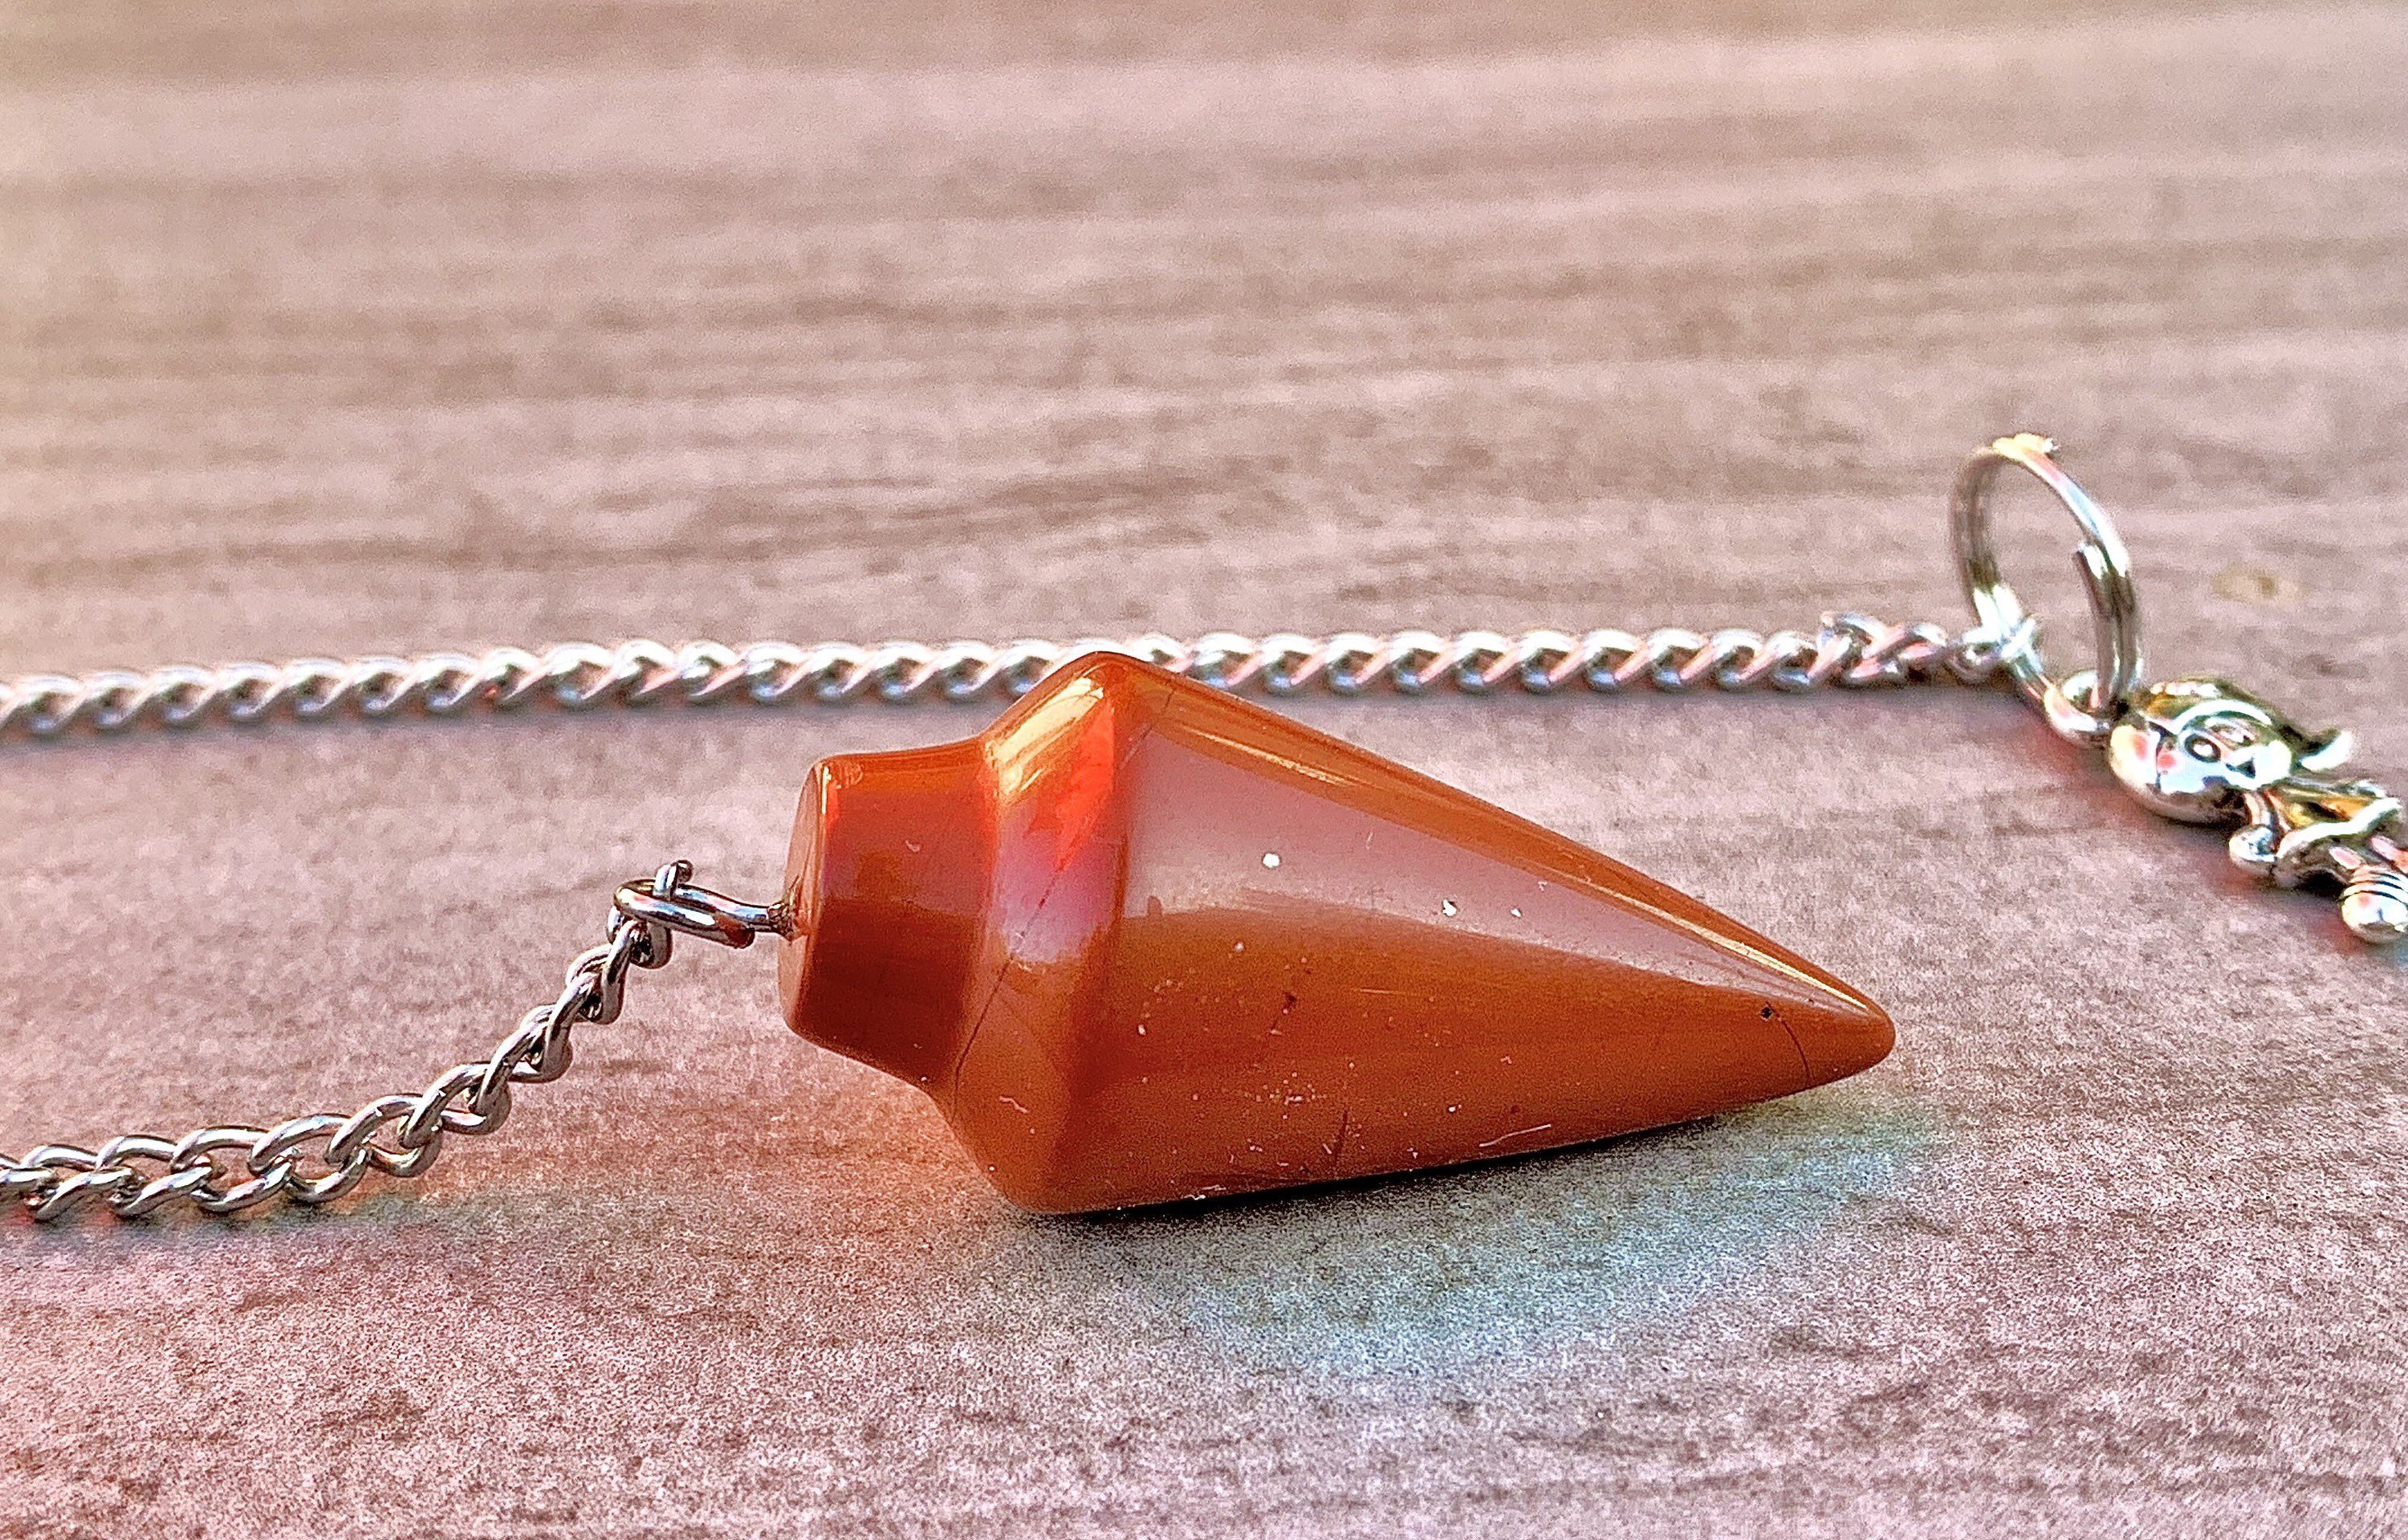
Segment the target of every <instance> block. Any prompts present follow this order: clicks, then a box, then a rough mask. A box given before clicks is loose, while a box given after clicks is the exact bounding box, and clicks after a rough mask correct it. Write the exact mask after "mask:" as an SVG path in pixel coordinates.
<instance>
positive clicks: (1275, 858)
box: [1263, 850, 1279, 871]
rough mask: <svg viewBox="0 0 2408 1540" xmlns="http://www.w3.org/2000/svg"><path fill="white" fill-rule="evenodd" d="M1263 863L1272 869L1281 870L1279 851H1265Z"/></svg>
mask: <svg viewBox="0 0 2408 1540" xmlns="http://www.w3.org/2000/svg"><path fill="white" fill-rule="evenodd" d="M1263 865H1264V866H1265V867H1266V868H1268V869H1269V870H1270V871H1278V870H1279V852H1278V851H1276V850H1266V851H1264V852H1263Z"/></svg>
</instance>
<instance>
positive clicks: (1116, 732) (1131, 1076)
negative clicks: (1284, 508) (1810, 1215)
mask: <svg viewBox="0 0 2408 1540" xmlns="http://www.w3.org/2000/svg"><path fill="white" fill-rule="evenodd" d="M787 883H788V894H787V897H788V899H789V900H790V901H791V902H792V903H793V904H794V906H795V909H796V914H797V916H798V924H797V928H796V937H795V939H793V940H792V941H790V942H789V943H787V944H786V946H785V949H784V953H783V956H782V957H781V967H780V975H781V991H782V993H783V996H784V1003H785V1009H786V1016H787V1020H788V1022H789V1024H790V1025H792V1026H793V1027H794V1029H796V1031H798V1032H800V1033H802V1034H803V1035H804V1036H805V1037H808V1038H810V1039H811V1040H812V1041H814V1042H817V1043H823V1044H824V1045H826V1046H828V1047H831V1048H834V1049H836V1050H838V1051H839V1052H841V1053H845V1054H849V1055H852V1056H853V1057H854V1058H860V1059H863V1060H865V1061H867V1062H868V1063H871V1064H874V1065H876V1066H878V1067H879V1068H881V1069H883V1070H887V1071H889V1072H893V1073H895V1074H898V1075H901V1076H904V1077H905V1078H908V1079H910V1080H912V1081H914V1082H916V1083H917V1084H919V1085H920V1086H921V1087H924V1088H925V1090H926V1091H927V1092H928V1094H929V1095H930V1096H932V1097H934V1098H935V1099H936V1101H937V1102H938V1104H939V1106H940V1107H941V1108H942V1109H943V1110H944V1113H945V1115H946V1117H947V1118H948V1120H949V1121H950V1122H951V1123H952V1125H953V1129H954V1130H955V1131H956V1133H958V1134H959V1136H960V1138H961V1140H962V1143H963V1144H965V1145H966V1146H967V1147H968V1149H969V1151H970V1153H971V1155H972V1156H973V1158H975V1159H977V1160H978V1162H979V1164H980V1165H981V1167H982V1169H983V1170H984V1171H985V1172H986V1173H987V1174H988V1175H989V1177H990V1178H992V1179H993V1181H994V1182H995V1184H996V1187H999V1188H1000V1189H1001V1190H1002V1191H1003V1192H1004V1194H1005V1195H1006V1196H1007V1197H1009V1198H1011V1200H1012V1201H1013V1202H1017V1203H1019V1204H1021V1205H1023V1206H1024V1207H1026V1208H1030V1209H1036V1210H1039V1211H1044V1212H1077V1211H1084V1210H1095V1209H1107V1208H1118V1207H1126V1206H1133V1205H1139V1204H1146V1203H1154V1202H1165V1201H1168V1200H1173V1199H1182V1198H1199V1197H1210V1196H1214V1195H1218V1194H1225V1193H1238V1192H1246V1191H1253V1190H1257V1189H1261V1188H1266V1187H1283V1186H1288V1185H1293V1184H1299V1183H1310V1182H1327V1181H1337V1180H1343V1179H1346V1178H1350V1177H1359V1176H1368V1175H1372V1174H1375V1173H1383V1172H1395V1171H1403V1170H1410V1169H1413V1168H1417V1167H1424V1166H1438V1165H1445V1164H1451V1163H1454V1162H1458V1161H1466V1160H1478V1159H1490V1158H1495V1157H1499V1156H1505V1155H1512V1154H1517V1153H1521V1152H1525V1151H1529V1150H1535V1149H1543V1148H1547V1147H1549V1146H1552V1145H1557V1144H1573V1143H1579V1142H1582V1141H1586V1140H1593V1139H1598V1138H1602V1137H1605V1136H1608V1135H1612V1134H1617V1133H1627V1132H1629V1131H1631V1130H1638V1129H1644V1128H1651V1127H1655V1126H1657V1125H1660V1124H1666V1123H1673V1122H1678V1121H1681V1120H1684V1119H1687V1118H1693V1117H1699V1116H1702V1115H1707V1114H1710V1113H1714V1112H1719V1111H1722V1110H1725V1109H1727V1108H1730V1107H1734V1106H1738V1105H1740V1104H1742V1103H1744V1102H1749V1101H1759V1100H1762V1099H1764V1098H1768V1097H1775V1096H1782V1095H1786V1094H1788V1093H1790V1092H1793V1091H1798V1090H1801V1089H1804V1088H1805V1087H1810V1086H1815V1085H1820V1084H1823V1083H1824V1082H1826V1081H1830V1080H1835V1079H1838V1078H1840V1077H1841V1076H1843V1075H1848V1074H1853V1073H1855V1072H1856V1071H1858V1070H1861V1069H1864V1068H1865V1067H1867V1066H1868V1065H1871V1064H1872V1063H1874V1062H1876V1061H1878V1060H1879V1059H1880V1058H1882V1057H1883V1056H1884V1055H1885V1054H1886V1053H1887V1052H1888V1051H1889V1048H1890V1043H1891V1036H1892V1034H1891V1029H1890V1023H1889V1018H1888V1017H1887V1016H1886V1015H1885V1014H1884V1013H1883V1012H1882V1011H1881V1009H1880V1008H1879V1007H1878V1006H1876V1005H1874V1004H1873V1003H1872V1002H1871V1001H1870V1000H1866V999H1865V998H1864V997H1863V996H1862V995H1859V994H1857V993H1856V991H1855V990H1853V989H1851V988H1849V987H1848V986H1845V985H1843V984H1842V983H1840V982H1839V981H1838V980H1836V979H1834V978H1832V977H1830V976H1829V975H1828V974H1827V973H1825V972H1823V971H1820V970H1819V969H1816V968H1815V967H1813V965H1812V964H1810V963H1807V962H1805V961H1804V960H1802V959H1800V958H1799V957H1794V956H1792V955H1791V954H1789V953H1787V952H1785V951H1784V950H1782V949H1781V948H1780V947H1778V946H1776V945H1774V944H1773V943H1770V942H1768V941H1766V940H1764V939H1763V938H1762V937H1760V936H1757V935H1756V934H1754V933H1753V932H1751V931H1749V930H1747V929H1745V928H1742V927H1741V926H1739V925H1738V924H1736V923H1734V922H1733V921H1731V920H1729V919H1727V918H1725V917H1724V916H1722V915H1720V914H1716V913H1714V912H1713V911H1712V910H1710V909H1707V908H1706V907H1705V906H1704V905H1702V904H1699V903H1698V902H1697V901H1695V900H1691V899H1688V898H1685V897H1684V896H1683V895H1681V894H1679V893H1676V892H1674V891H1672V890H1671V889H1670V888H1667V887H1665V886H1664V885H1662V884H1660V883H1656V882H1655V881H1653V880H1652V879H1650V878H1647V877H1645V876H1642V875H1641V874H1640V873H1638V872H1635V871H1631V870H1629V869H1628V868H1627V867H1624V866H1621V865H1619V864H1617V863H1615V862H1613V861H1611V860H1609V859H1607V858H1606V857H1604V856H1599V855H1597V854H1596V853H1594V852H1592V851H1589V850H1586V849H1584V848H1582V847H1581V846H1579V845H1577V844H1574V843H1573V842H1570V841H1568V840H1565V839H1563V838H1561V837H1560V836H1558V835H1555V834H1552V833H1549V832H1548V831H1547V830H1545V829H1543V828H1538V827H1537V826H1535V825H1532V824H1530V823H1527V822H1526V821H1524V820H1523V819H1520V818H1517V817H1515V816H1513V815H1512V814H1511V813H1505V812H1503V811H1501V810H1499V809H1498V808H1494V807H1491V806H1489V805H1487V804H1485V803H1484V802H1481V801H1479V800H1477V799H1473V798H1471V797H1469V796H1468V795H1466V794H1465V793H1463V792H1461V791H1457V790H1455V789H1454V788H1452V787H1449V786H1446V785H1442V784H1440V783H1438V782H1435V781H1432V780H1430V779H1428V778H1427V777H1426V776H1423V775H1419V774H1416V773H1414V772H1413V771H1412V770H1406V769H1404V768H1403V767H1401V766H1399V765H1397V764H1394V763H1391V762H1389V761H1387V760H1384V759H1382V758H1380V757H1378V756H1374V755H1371V754H1368V753H1366V752H1364V751H1363V750H1360V749H1357V748H1355V747H1353V746H1352V745H1350V744H1347V743H1344V742H1341V741H1338V740H1336V739H1333V738H1330V737H1328V736H1326V735H1325V734H1322V733H1318V732H1314V731H1312V729H1310V728H1307V727H1301V726H1299V725H1297V723H1295V722H1292V721H1290V720H1288V719H1287V718H1285V717H1283V716H1280V715H1278V714H1276V713H1274V712H1269V711H1266V710H1264V709H1262V708H1261V707H1258V706H1254V705H1252V704H1250V703H1248V702H1245V701H1240V700H1236V699H1232V698H1229V697H1226V696H1224V695H1221V694H1218V693H1216V692H1213V691H1211V690H1208V689H1206V688H1204V687H1203V686H1201V685H1198V684H1193V683H1190V682H1188V681H1185V680H1182V679H1179V678H1177V677H1175V676H1173V675H1171V674H1168V673H1166V672H1164V671H1162V670H1160V669H1154V668H1153V667H1151V666H1149V665H1145V664H1141V663H1138V662H1134V661H1131V660H1129V659H1126V658H1122V657H1116V656H1111V655H1097V656H1094V657H1091V658H1088V659H1085V660H1083V661H1082V662H1080V663H1077V664H1075V665H1073V666H1072V667H1070V668H1068V669H1064V670H1063V671H1061V672H1060V673H1058V674H1056V675H1055V676H1054V678H1053V679H1051V680H1049V681H1048V682H1047V683H1046V684H1044V685H1043V686H1042V687H1040V688H1039V690H1037V691H1035V692H1033V693H1032V694H1030V695H1029V696H1028V697H1027V698H1025V699H1024V700H1022V701H1021V702H1020V703H1019V704H1018V705H1017V706H1016V707H1014V708H1013V709H1012V710H1011V712H1008V713H1006V714H1005V715H1004V716H1003V717H1002V718H1000V719H999V720H998V721H997V722H996V724H995V725H994V726H993V727H991V728H989V729H988V730H987V731H986V732H984V733H982V734H981V735H980V736H979V737H977V738H975V739H971V740H968V741H965V742H960V743H953V744H948V745H945V746H942V747H939V748H934V749H925V750H913V751H909V752H905V753H898V754H880V755H861V756H840V757H837V758H831V759H828V760H824V761H823V762H822V763H821V764H820V765H819V766H817V767H816V768H815V769H814V770H813V771H812V774H811V777H810V785H809V788H808V789H807V790H806V792H805V795H804V798H803V803H802V808H801V812H800V814H799V816H798V818H797V821H796V833H795V843H794V849H793V854H792V856H791V857H790V862H789V867H788V874H787Z"/></svg>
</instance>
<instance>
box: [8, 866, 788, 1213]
mask: <svg viewBox="0 0 2408 1540" xmlns="http://www.w3.org/2000/svg"><path fill="white" fill-rule="evenodd" d="M691 873H692V869H691V868H690V867H688V866H687V864H686V863H685V862H683V861H676V862H672V863H670V864H669V865H667V866H665V867H663V868H662V869H661V870H660V871H659V872H658V873H657V874H656V875H655V876H653V877H652V878H651V879H650V880H647V881H642V882H636V883H630V884H628V885H626V886H624V887H622V888H621V889H620V890H619V893H618V898H617V900H616V901H615V902H614V904H613V906H612V909H611V914H610V924H609V932H608V934H607V936H606V938H605V939H604V941H603V942H602V943H601V944H600V945H599V946H595V947H592V948H590V949H588V950H586V951H584V952H581V953H580V954H578V957H577V959H576V960H575V961H574V962H571V963H570V964H569V965H568V971H567V974H566V977H565V978H564V980H563V981H562V984H561V987H560V993H559V994H558V995H556V996H554V997H553V998H552V1000H551V1001H549V1002H548V1003H546V1004H542V1005H538V1006H537V1007H536V1008H535V1009H533V1010H531V1011H529V1012H528V1013H527V1014H526V1015H523V1016H522V1017H520V1018H519V1024H518V1026H517V1028H516V1029H513V1030H512V1031H511V1032H510V1034H509V1036H508V1037H505V1038H504V1039H502V1041H501V1043H499V1044H498V1045H497V1046H496V1047H495V1049H494V1051H493V1053H492V1054H491V1055H490V1056H489V1057H487V1058H482V1059H479V1060H476V1061H473V1062H470V1063H466V1064H460V1065H455V1066H453V1067H452V1069H450V1070H448V1071H446V1072H443V1073H442V1074H440V1075H438V1076H437V1077H436V1079H435V1081H434V1083H433V1084H431V1085H429V1086H428V1087H426V1088H425V1089H424V1090H423V1091H419V1092H417V1093H415V1094H412V1093H409V1092H400V1093H396V1094H394V1095H392V1096H380V1097H378V1098H377V1099H376V1100H375V1101H370V1102H368V1103H367V1104H366V1105H365V1106H363V1107H361V1108H360V1109H359V1110H358V1111H357V1112H354V1113H352V1114H351V1115H349V1116H345V1115H341V1114H339V1113H312V1114H309V1115H307V1116H302V1117H294V1118H289V1119H287V1120H286V1121H284V1122H281V1123H279V1124H277V1125H275V1126H274V1127H273V1128H256V1127H252V1126H251V1125H248V1124H228V1125H219V1126H215V1127H210V1128H203V1129H194V1130H193V1131H192V1132H190V1133H188V1134H185V1135H184V1136H183V1137H182V1138H180V1139H165V1138H162V1137H160V1136H158V1135H156V1134H148V1133H129V1134H121V1135H119V1136H118V1137H117V1138H114V1139H111V1140H109V1141H108V1143H106V1144H102V1145H100V1146H99V1147H98V1148H96V1149H85V1148H82V1147H81V1146H79V1145H75V1144H44V1145H42V1146H40V1147H39V1148H37V1149H35V1150H32V1151H29V1152H28V1153H27V1154H25V1155H24V1156H23V1157H22V1159H10V1158H8V1157H6V1156H0V1202H6V1201H7V1199H10V1198H14V1199H16V1200H18V1201H19V1202H21V1203H22V1206H23V1207H24V1208H25V1210H26V1211H27V1212H29V1213H30V1214H32V1216H34V1217H35V1218H36V1219H37V1220H48V1219H58V1218H62V1217H64V1216H66V1215H68V1214H70V1213H73V1212H74V1211H76V1210H77V1209H79V1208H82V1207H85V1206H87V1205H92V1204H97V1205H99V1206H101V1207H102V1208H105V1209H106V1210H107V1211H108V1212H109V1213H111V1214H114V1215H116V1216H119V1217H121V1218H126V1219H134V1218H140V1217H142V1216H145V1215H150V1214H156V1213H158V1212H160V1211H161V1210H163V1209H165V1208H169V1207H171V1206H173V1205H174V1204H176V1203H178V1202H183V1203H187V1204H189V1205H191V1206H192V1207H193V1208H196V1209H198V1210H200V1211H201V1212H202V1213H204V1214H233V1213H235V1212H236V1211H237V1210H241V1209H247V1208H252V1207H256V1206H257V1205H259V1204H261V1203H265V1202H268V1201H269V1200H271V1199H275V1198H283V1199H287V1200H289V1201H291V1202H295V1203H302V1204H307V1205H310V1206H315V1205H317V1204H320V1203H330V1202H334V1201H335V1200H336V1199H337V1198H340V1197H342V1196H343V1195H344V1194H345V1193H348V1192H350V1191H351V1189H352V1188H353V1187H357V1186H359V1184H360V1183H361V1181H362V1180H364V1179H365V1178H366V1176H367V1174H368V1173H370V1172H380V1173H383V1174H385V1175H387V1176H394V1177H402V1178H409V1177H412V1176H419V1175H423V1174H424V1173H425V1172H426V1170H427V1168H428V1167H430V1166H432V1165H433V1164H434V1163H435V1159H436V1157H437V1156H438V1155H440V1154H441V1153H442V1150H443V1142H444V1140H445V1139H446V1138H448V1137H450V1136H452V1135H453V1134H458V1135H462V1136H464V1137H468V1138H474V1137H477V1136H479V1135H481V1134H488V1133H492V1132H493V1131H494V1130H496V1129H498V1128H500V1127H501V1126H502V1124H503V1123H504V1122H506V1121H507V1120H508V1119H509V1115H510V1097H511V1092H512V1090H513V1088H514V1087H520V1086H540V1085H543V1084H546V1083H547V1082H550V1081H553V1080H557V1079H559V1078H560V1077H561V1075H562V1074H564V1073H566V1072H567V1069H568V1066H569V1061H570V1059H571V1058H572V1057H573V1051H572V1049H571V1046H570V1040H569V1034H570V1032H571V1031H572V1030H573V1029H576V1028H578V1027H581V1026H587V1025H592V1026H608V1025H609V1023H611V1022H613V1021H616V1020H618V1019H619V1013H620V1008H621V1004H622V1000H623V996H624V989H625V986H626V979H627V973H628V971H629V970H631V969H636V968H646V969H651V968H660V967H664V966H666V965H667V962H668V960H669V957H670V953H671V949H672V945H673V930H683V931H685V932H686V933H688V934H691V935H701V936H707V937H708V938H709V939H710V940H713V941H717V942H720V943H723V944H726V945H731V946H744V945H749V944H751V943H752V940H753V935H754V934H756V933H757V932H758V931H759V930H761V929H767V928H775V927H776V926H777V925H778V923H779V915H778V912H777V911H775V910H773V909H763V908H759V907H757V906H753V905H747V904H740V903H738V902H736V901H735V900H729V899H726V898H724V896H722V895H720V894H716V893H712V892H710V890H708V889H705V888H699V887H695V886H693V885H691V884H689V883H688V882H687V881H686V879H687V878H688V877H689V876H690V875H691ZM665 909H666V910H667V912H669V913H672V914H677V915H679V916H680V917H678V918H673V919H669V920H667V921H664V920H663V919H661V918H658V917H657V915H658V914H661V913H662V912H664V910H665ZM685 916H693V918H691V919H689V918H687V917H685Z"/></svg>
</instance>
